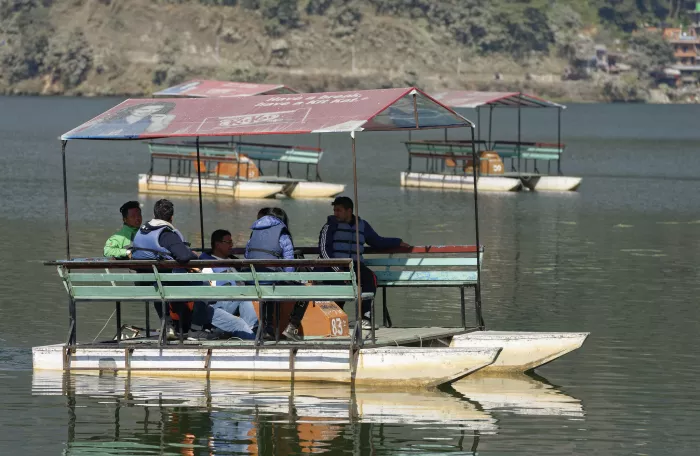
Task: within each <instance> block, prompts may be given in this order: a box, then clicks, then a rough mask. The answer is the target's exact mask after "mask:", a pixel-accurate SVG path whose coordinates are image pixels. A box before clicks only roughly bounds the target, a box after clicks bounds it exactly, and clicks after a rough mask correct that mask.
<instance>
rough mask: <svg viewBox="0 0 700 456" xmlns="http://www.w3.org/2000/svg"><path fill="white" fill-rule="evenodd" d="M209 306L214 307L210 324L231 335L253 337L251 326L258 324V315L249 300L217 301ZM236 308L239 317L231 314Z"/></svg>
mask: <svg viewBox="0 0 700 456" xmlns="http://www.w3.org/2000/svg"><path fill="white" fill-rule="evenodd" d="M211 306H212V307H213V308H214V316H213V317H212V320H211V324H212V325H214V326H216V327H217V328H219V329H221V330H222V331H226V332H230V333H232V334H233V337H238V338H240V339H248V340H252V339H255V333H254V332H253V328H254V327H256V326H257V325H258V316H257V315H256V313H255V308H254V307H253V303H252V302H251V301H218V302H216V303H214V304H212V305H211ZM236 310H238V313H239V315H240V318H239V317H236V316H234V315H233V314H234V312H236Z"/></svg>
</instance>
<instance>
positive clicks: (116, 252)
mask: <svg viewBox="0 0 700 456" xmlns="http://www.w3.org/2000/svg"><path fill="white" fill-rule="evenodd" d="M119 212H121V214H122V221H123V222H124V225H123V226H122V227H121V229H120V230H119V231H117V232H116V233H114V234H113V235H112V236H110V237H109V239H107V242H106V243H105V248H104V251H103V253H104V256H105V257H107V258H116V259H120V260H122V259H126V258H131V248H130V246H131V243H132V241H133V240H134V236H135V235H136V232H137V231H138V230H139V227H140V226H141V221H142V218H141V205H140V204H139V202H138V201H129V202H126V203H124V204H122V207H120V208H119Z"/></svg>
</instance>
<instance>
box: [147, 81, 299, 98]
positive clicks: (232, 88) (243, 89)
mask: <svg viewBox="0 0 700 456" xmlns="http://www.w3.org/2000/svg"><path fill="white" fill-rule="evenodd" d="M281 93H297V91H296V90H294V89H292V88H290V87H287V86H286V85H282V84H251V83H248V82H229V81H213V80H205V79H193V80H191V81H187V82H183V83H182V84H178V85H176V86H172V87H168V88H167V89H163V90H161V91H159V92H156V93H154V94H153V95H154V96H156V97H194V98H212V97H247V96H251V95H275V94H281Z"/></svg>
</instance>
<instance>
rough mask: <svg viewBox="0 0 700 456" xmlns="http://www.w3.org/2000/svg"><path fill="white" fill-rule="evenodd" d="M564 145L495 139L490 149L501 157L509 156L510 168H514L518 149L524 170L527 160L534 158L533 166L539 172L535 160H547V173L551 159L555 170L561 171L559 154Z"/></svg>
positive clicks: (562, 150) (562, 151)
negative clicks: (555, 163) (555, 165)
mask: <svg viewBox="0 0 700 456" xmlns="http://www.w3.org/2000/svg"><path fill="white" fill-rule="evenodd" d="M564 147H565V146H564V144H550V143H535V142H522V141H521V142H517V141H496V142H494V143H493V147H492V149H493V150H494V151H495V152H496V153H498V155H499V156H500V157H501V158H503V159H505V158H510V159H511V168H514V166H513V164H514V161H515V160H516V159H517V158H518V150H520V158H521V159H523V160H525V171H527V160H534V168H535V172H537V173H539V171H538V169H537V161H538V160H543V161H547V173H549V172H550V164H551V162H552V161H556V162H557V170H558V172H561V166H560V163H559V162H560V160H561V154H562V153H564Z"/></svg>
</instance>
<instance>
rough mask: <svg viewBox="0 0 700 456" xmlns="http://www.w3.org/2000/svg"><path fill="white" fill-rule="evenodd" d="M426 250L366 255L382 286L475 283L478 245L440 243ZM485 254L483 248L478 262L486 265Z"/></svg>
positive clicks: (464, 284)
mask: <svg viewBox="0 0 700 456" xmlns="http://www.w3.org/2000/svg"><path fill="white" fill-rule="evenodd" d="M423 249H424V251H423V252H419V251H417V252H410V253H392V254H388V255H383V256H378V255H367V256H366V258H365V264H366V265H367V266H369V267H370V269H372V270H373V271H374V273H375V275H376V276H377V285H378V286H380V287H397V286H409V287H416V286H429V287H435V286H438V287H439V286H473V285H476V283H477V279H478V275H479V269H478V268H477V254H476V247H474V246H438V247H425V248H423ZM413 250H417V249H416V248H414V249H413ZM483 255H484V251H483V247H482V248H481V250H480V252H479V265H481V264H483V263H482V262H483Z"/></svg>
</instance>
